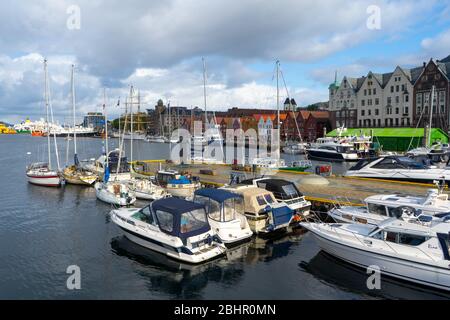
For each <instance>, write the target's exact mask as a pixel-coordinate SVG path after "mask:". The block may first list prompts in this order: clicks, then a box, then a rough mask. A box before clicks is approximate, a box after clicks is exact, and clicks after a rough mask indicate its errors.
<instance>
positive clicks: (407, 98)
mask: <svg viewBox="0 0 450 320" xmlns="http://www.w3.org/2000/svg"><path fill="white" fill-rule="evenodd" d="M405 102H409V95H407V94H405Z"/></svg>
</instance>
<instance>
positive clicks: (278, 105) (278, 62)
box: [276, 60, 280, 160]
mask: <svg viewBox="0 0 450 320" xmlns="http://www.w3.org/2000/svg"><path fill="white" fill-rule="evenodd" d="M276 65H277V129H278V148H277V159H278V160H279V159H280V145H279V144H280V84H279V82H280V80H279V78H280V60H277V61H276Z"/></svg>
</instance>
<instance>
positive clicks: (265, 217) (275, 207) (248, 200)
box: [220, 184, 301, 234]
mask: <svg viewBox="0 0 450 320" xmlns="http://www.w3.org/2000/svg"><path fill="white" fill-rule="evenodd" d="M220 189H224V190H228V191H230V192H234V193H237V194H239V195H241V196H242V197H243V199H244V212H245V216H246V218H247V221H248V224H249V225H250V229H251V230H252V231H253V232H254V233H256V234H269V233H272V232H275V231H286V230H287V228H288V227H289V226H290V225H291V224H298V222H299V221H300V220H301V217H300V216H299V215H297V214H295V212H294V211H293V210H291V209H290V208H289V207H288V206H287V205H286V204H284V203H278V202H277V200H276V199H275V197H274V195H273V193H272V192H270V191H267V190H265V189H261V188H256V187H254V186H249V185H241V184H239V185H232V186H225V187H222V188H220Z"/></svg>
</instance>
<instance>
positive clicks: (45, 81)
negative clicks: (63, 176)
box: [44, 59, 52, 170]
mask: <svg viewBox="0 0 450 320" xmlns="http://www.w3.org/2000/svg"><path fill="white" fill-rule="evenodd" d="M47 77H48V76H47V59H45V60H44V86H45V89H44V99H45V109H46V114H47V150H48V168H49V169H50V170H51V168H52V157H51V150H50V120H49V103H48V83H47V82H48V79H47Z"/></svg>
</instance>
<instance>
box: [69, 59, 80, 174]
mask: <svg viewBox="0 0 450 320" xmlns="http://www.w3.org/2000/svg"><path fill="white" fill-rule="evenodd" d="M74 73H75V66H74V65H73V64H72V72H71V81H72V115H73V148H74V154H73V161H74V164H75V166H76V167H78V165H79V161H78V155H77V134H76V120H75V116H76V115H75V74H74Z"/></svg>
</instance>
